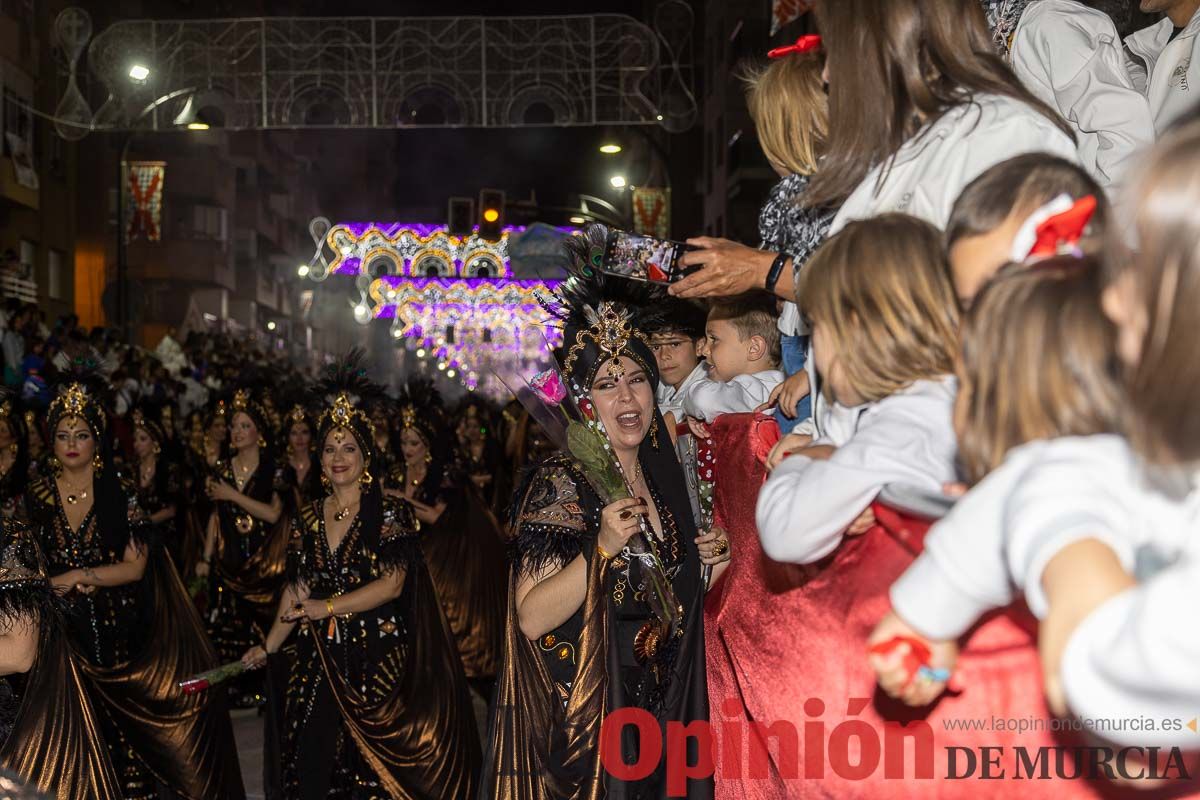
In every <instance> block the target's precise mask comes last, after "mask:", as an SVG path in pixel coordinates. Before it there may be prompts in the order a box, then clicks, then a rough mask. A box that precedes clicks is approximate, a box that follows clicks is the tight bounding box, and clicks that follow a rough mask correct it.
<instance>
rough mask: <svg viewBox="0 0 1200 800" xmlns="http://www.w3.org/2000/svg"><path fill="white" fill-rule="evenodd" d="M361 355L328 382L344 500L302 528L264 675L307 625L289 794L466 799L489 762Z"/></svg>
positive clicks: (297, 660) (263, 656)
mask: <svg viewBox="0 0 1200 800" xmlns="http://www.w3.org/2000/svg"><path fill="white" fill-rule="evenodd" d="M357 363H358V362H357V359H356V358H354V357H352V358H351V359H350V360H349V361H348V362H347V364H346V365H344V366H342V367H341V368H339V369H338V370H337V371H335V373H334V374H333V375H332V376H331V377H330V378H329V379H328V380H327V381H326V382H325V383H324V384H323V385H322V387H320V388H321V392H322V395H323V396H324V397H326V398H327V399H326V400H325V404H326V408H325V411H324V413H323V414H322V416H321V418H320V422H319V425H318V431H317V441H318V442H319V444H320V452H321V469H322V473H323V475H324V476H325V478H326V479H327V481H328V482H329V486H330V494H329V496H328V497H326V498H324V499H322V500H318V501H317V502H314V503H312V504H309V505H307V506H305V507H304V508H303V509H301V512H300V514H299V515H298V516H297V518H296V519H295V521H294V522H293V524H292V530H291V538H290V543H289V548H288V581H287V585H286V587H285V589H284V591H283V596H282V598H281V599H280V603H279V615H278V621H277V622H276V623H275V624H274V625H273V626H272V628H271V631H270V633H269V634H268V636H267V640H266V643H265V647H263V646H257V647H252V648H250V649H249V650H248V651H247V652H246V654H245V655H244V657H243V663H245V664H247V665H248V666H251V667H258V666H261V665H262V664H263V663H264V662H265V661H266V660H267V657H268V656H267V654H268V653H271V654H274V653H276V652H278V650H279V648H280V647H281V646H282V645H283V644H284V642H285V641H286V640H287V639H288V638H289V636H291V634H292V632H293V631H294V630H295V629H296V628H297V626H299V630H298V631H296V637H295V654H294V658H293V661H292V666H291V674H290V676H289V679H288V684H287V690H286V701H285V708H284V713H283V721H284V725H283V730H284V733H283V737H282V739H283V740H282V748H281V749H282V753H271V752H268V754H267V758H268V760H274V759H281V761H282V765H283V780H282V783H283V796H284V797H286V798H302V799H304V800H308V799H309V798H311V799H312V800H317V798H320V800H325V798H347V799H348V800H349V799H350V798H353V800H374V799H375V798H379V799H380V800H383V799H384V798H424V797H462V798H469V797H472V796H473V794H474V790H475V787H476V779H477V774H478V769H479V762H480V750H479V740H478V735H477V733H476V731H475V726H474V718H473V716H472V713H471V703H470V700H469V698H468V694H467V688H466V682H465V681H464V678H463V673H462V669H461V667H460V666H459V663H458V657H457V654H456V653H455V651H454V646H453V643H452V641H451V638H450V631H449V629H448V627H447V625H446V622H445V619H444V618H443V616H442V613H441V610H440V607H439V605H438V602H437V598H436V597H435V596H434V593H433V587H432V585H431V583H430V581H429V576H428V574H427V573H426V571H425V566H424V563H423V561H422V558H421V550H420V545H419V539H418V534H417V531H418V529H419V524H418V523H417V521H416V520H415V519H414V517H413V515H412V509H411V506H409V504H407V503H405V502H403V501H401V500H397V499H394V498H390V497H385V496H384V495H383V493H382V492H381V491H380V488H379V481H378V480H377V479H376V477H375V475H374V470H375V468H376V465H377V463H378V462H377V460H376V456H377V454H376V452H375V449H374V446H375V431H374V426H373V425H372V423H371V421H370V418H369V417H368V416H367V415H366V413H364V411H363V404H364V403H365V402H366V401H367V400H368V399H369V398H373V397H374V396H375V395H376V394H377V392H378V390H377V388H376V387H375V386H374V385H373V384H370V383H369V382H367V381H366V379H365V378H364V377H363V374H362V371H361V370H360V369H358V366H357Z"/></svg>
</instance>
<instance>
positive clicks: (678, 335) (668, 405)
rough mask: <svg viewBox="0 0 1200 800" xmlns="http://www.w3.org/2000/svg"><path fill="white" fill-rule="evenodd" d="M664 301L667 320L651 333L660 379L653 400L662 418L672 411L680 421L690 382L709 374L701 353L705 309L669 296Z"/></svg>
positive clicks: (675, 418) (705, 320) (651, 342)
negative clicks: (684, 398)
mask: <svg viewBox="0 0 1200 800" xmlns="http://www.w3.org/2000/svg"><path fill="white" fill-rule="evenodd" d="M666 302H667V303H668V307H667V309H666V313H665V317H666V320H667V321H666V323H665V325H664V326H663V327H662V328H660V329H658V330H656V331H654V332H653V333H651V334H650V349H651V350H653V351H654V358H655V361H657V362H658V373H659V378H660V380H659V384H658V392H657V393H656V394H655V400H656V401H657V402H658V410H659V411H661V412H662V415H663V418H664V419H666V418H667V415H668V414H671V415H672V416H673V418H674V420H675V421H676V422H681V421H683V416H684V414H683V396H684V395H686V394H687V390H688V388H689V387H690V386H691V385H692V384H694V383H695V382H696V381H699V380H702V379H704V378H705V377H707V375H708V368H707V366H706V365H705V363H704V358H703V357H702V356H701V355H700V354H701V353H702V352H703V350H704V340H705V330H704V329H705V325H706V324H707V312H706V310H705V308H704V306H702V305H699V304H698V303H695V302H693V301H691V300H677V299H675V298H670V299H669V300H667V301H666ZM669 421H670V420H668V422H669Z"/></svg>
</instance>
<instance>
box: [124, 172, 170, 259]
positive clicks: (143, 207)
mask: <svg viewBox="0 0 1200 800" xmlns="http://www.w3.org/2000/svg"><path fill="white" fill-rule="evenodd" d="M166 170H167V165H166V164H165V163H164V162H162V161H130V162H128V163H127V164H126V165H125V175H126V178H125V240H126V241H127V242H132V241H134V240H136V239H138V238H142V239H145V240H146V241H147V242H159V241H162V204H163V180H164V179H165V177H166Z"/></svg>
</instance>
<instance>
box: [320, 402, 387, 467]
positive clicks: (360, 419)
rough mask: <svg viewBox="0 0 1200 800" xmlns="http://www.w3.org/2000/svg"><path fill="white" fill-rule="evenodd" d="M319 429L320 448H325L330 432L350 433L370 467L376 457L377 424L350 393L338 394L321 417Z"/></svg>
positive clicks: (364, 461)
mask: <svg viewBox="0 0 1200 800" xmlns="http://www.w3.org/2000/svg"><path fill="white" fill-rule="evenodd" d="M317 428H318V431H317V441H318V443H319V444H318V447H324V446H325V437H327V436H328V435H329V432H330V431H332V430H334V429H336V428H345V429H346V430H348V431H350V433H351V434H352V435H353V436H354V439H355V441H357V442H358V446H359V448H361V449H362V451H363V464H364V465H365V466H367V467H370V464H371V461H372V459H373V458H374V457H375V424H374V423H373V422H371V418H370V417H368V416H367V415H366V413H364V412H363V410H362V409H361V408H359V407H358V406H357V405H356V402H355V399H354V398H353V397H351V396H350V394H349V393H347V392H338V394H337V396H335V397H334V398H333V403H331V404H330V406H329V408H327V409H325V413H323V414H322V415H321V419H320V421H319V422H318V423H317Z"/></svg>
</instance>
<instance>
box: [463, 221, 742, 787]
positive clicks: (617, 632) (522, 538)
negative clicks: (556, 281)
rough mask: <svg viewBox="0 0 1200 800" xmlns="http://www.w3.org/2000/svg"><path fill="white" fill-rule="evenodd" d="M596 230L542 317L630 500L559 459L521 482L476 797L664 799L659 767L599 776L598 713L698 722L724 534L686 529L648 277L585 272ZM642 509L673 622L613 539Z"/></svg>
mask: <svg viewBox="0 0 1200 800" xmlns="http://www.w3.org/2000/svg"><path fill="white" fill-rule="evenodd" d="M605 233H606V232H605V231H604V229H603V228H599V227H594V228H593V229H591V230H589V234H588V236H587V237H586V238H585V237H572V238H571V240H570V242H569V243H568V245H567V246H568V248H569V249H570V252H571V255H572V257H573V260H574V262H575V274H574V276H573V278H572V279H571V280H569V281H567V283H566V284H564V289H562V290H560V291H561V295H560V297H559V298H558V300H559V302H558V303H557V304H556V305H554V306H552V311H553V312H554V313H555V314H556V315H558V316H559V317H560V318H561V319H562V320H563V322H564V327H565V331H564V335H565V344H564V350H565V357H564V359H563V365H562V366H563V370H564V375H565V378H566V380H567V381H568V382H569V383H570V384H571V385H570V386H569V387H568V388H569V389H570V390H571V391H572V392H573V393H574V395H575V396H576V397H579V398H584V399H587V400H588V401H589V402H590V404H591V407H592V408H593V409H594V412H593V413H594V414H595V418H596V419H597V420H598V421H599V422H600V423H602V425H603V428H604V430H606V431H607V433H608V436H609V440H610V442H611V446H612V451H613V453H614V454H615V455H616V456H617V457H618V459H619V461H620V462H621V466H622V469H623V472H624V475H625V477H626V480H627V482H628V483H629V485H630V486H631V488H632V490H633V495H634V496H633V497H632V498H630V499H627V500H622V501H618V502H615V503H610V504H608V505H605V503H604V501H603V500H602V499H601V498H600V497H599V496H597V494H596V492H595V491H594V490H593V488H592V487H591V486H590V485H589V484H588V481H587V479H586V478H585V477H584V475H583V474H581V473H580V472H579V471H578V469H577V468H576V466H575V465H574V463H573V462H572V461H571V460H570V458H568V457H567V456H566V455H563V454H559V455H556V456H552V457H551V458H550V459H549V460H547V461H545V462H543V463H542V464H541V465H539V466H538V467H536V468H535V469H534V470H533V471H532V472H531V473H530V474H529V475H528V476H527V477H526V479H525V481H524V483H523V485H522V486H521V487H520V489H519V490H518V491H517V495H516V498H515V502H514V505H513V512H512V517H511V520H510V523H511V527H512V529H513V531H514V532H515V537H514V541H513V553H514V558H513V564H512V569H513V571H512V577H511V580H510V586H511V588H510V591H509V606H508V622H507V626H506V636H507V645H508V647H507V651H506V654H505V660H504V667H503V670H502V672H501V676H500V680H499V685H498V687H497V695H496V708H495V711H494V715H493V721H492V727H491V733H490V737H489V738H490V741H489V753H488V757H487V758H486V759H485V763H486V766H485V775H484V780H485V782H486V792H485V793H486V794H487V795H488V796H490V797H496V798H505V800H510V799H513V800H515V799H517V798H520V799H522V800H524V799H526V798H528V799H529V800H551V799H554V800H557V798H568V797H571V798H574V797H589V798H590V797H601V796H607V797H619V798H660V797H665V796H666V793H667V789H666V783H665V776H664V770H663V766H662V765H661V764H659V765H658V768H657V769H656V770H655V771H654V772H653V773H652V774H650V775H649V776H648V777H647V778H645V779H644V780H641V781H636V782H623V781H619V780H617V779H615V778H613V777H612V776H611V775H609V774H608V773H606V771H605V770H604V768H603V766H602V764H601V761H600V758H599V753H598V751H599V749H600V748H599V744H600V741H601V737H600V727H601V723H602V721H603V720H604V718H605V716H606V715H607V714H609V713H610V712H612V711H614V710H616V709H619V708H623V707H636V708H638V709H642V710H644V711H646V712H648V713H649V714H650V715H651V716H652V717H653V718H654V719H655V720H657V722H658V724H659V726H660V727H661V728H663V729H665V726H666V724H667V723H668V722H670V721H674V722H680V723H684V724H686V723H689V722H691V721H693V720H706V719H707V718H708V698H707V687H706V683H705V659H704V630H703V607H702V606H703V598H704V585H703V582H702V579H701V569H702V566H703V564H704V563H716V561H717V560H724V559H725V558H727V550H728V544H727V543H724V544H720V545H718V544H716V542H717V540H716V539H715V537H714V536H713V535H711V534H709V535H706V536H704V537H699V536H698V535H697V531H696V527H695V523H694V520H693V516H692V512H691V505H690V502H689V500H688V495H687V488H686V485H685V483H684V478H683V473H682V470H681V469H680V466H679V462H678V460H677V459H676V457H675V452H674V449H673V446H672V441H671V438H670V436H669V435H668V432H667V431H666V427H665V423H664V422H663V419H662V416H661V415H660V414H659V413H658V410H657V406H656V405H655V402H654V389H655V386H656V384H657V382H658V370H657V366H656V362H655V358H654V354H653V352H652V351H651V349H650V346H649V340H648V335H647V333H646V331H648V330H650V329H652V325H653V319H652V317H653V314H654V310H653V309H654V308H655V305H656V304H655V303H654V298H653V297H652V296H649V295H648V294H647V292H648V290H647V289H646V288H645V287H643V286H641V285H639V284H634V283H632V282H620V281H615V280H614V281H612V283H611V284H606V283H605V282H604V281H603V278H602V276H601V275H600V274H599V273H598V272H597V271H595V270H594V269H593V268H592V266H591V264H592V263H593V258H594V259H595V261H599V260H601V258H602V256H603V249H604V241H605ZM639 518H644V519H645V520H646V523H647V526H648V528H649V529H650V531H651V532H650V533H649V534H648V535H647V537H646V538H647V540H649V541H650V542H651V546H652V547H653V548H654V549H655V551H656V552H657V554H658V557H659V559H660V560H661V562H662V564H663V566H664V568H665V569H666V571H667V576H668V578H669V580H670V583H671V586H672V588H673V590H674V594H675V596H676V598H677V599H678V603H679V608H678V610H679V611H680V612H681V613H680V617H679V622H678V623H677V624H676V625H673V626H670V627H667V626H665V625H664V624H663V623H662V622H660V621H659V620H658V619H657V618H656V616H655V615H654V613H653V612H652V611H651V608H650V606H649V605H648V604H647V602H646V601H645V594H646V592H647V591H648V590H649V581H648V579H647V575H646V573H644V572H643V565H642V562H641V561H640V560H639V559H638V558H637V557H636V556H634V555H632V554H631V551H630V550H629V549H628V548H626V546H625V545H626V542H627V541H628V539H629V538H630V537H631V536H633V535H634V534H635V533H637V532H638V531H639V529H640V527H641V524H640V521H639ZM701 548H703V550H701ZM702 552H703V553H704V554H705V556H706V558H705V560H704V561H703V562H702V560H701V553H702ZM620 733H621V735H620V746H621V756H622V758H623V761H624V762H625V763H627V764H632V763H634V762H636V761H638V755H637V754H638V749H639V745H638V741H637V737H636V734H635V731H634V729H632V728H625V729H624V730H622V731H621V732H620ZM689 755H690V756H691V758H690V760H689V763H695V760H696V759H695V755H696V754H695V753H690V754H689ZM686 794H687V796H688V797H690V798H697V797H699V798H703V797H711V796H712V781H711V779H708V780H690V781H689V782H688V786H687V792H686Z"/></svg>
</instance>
